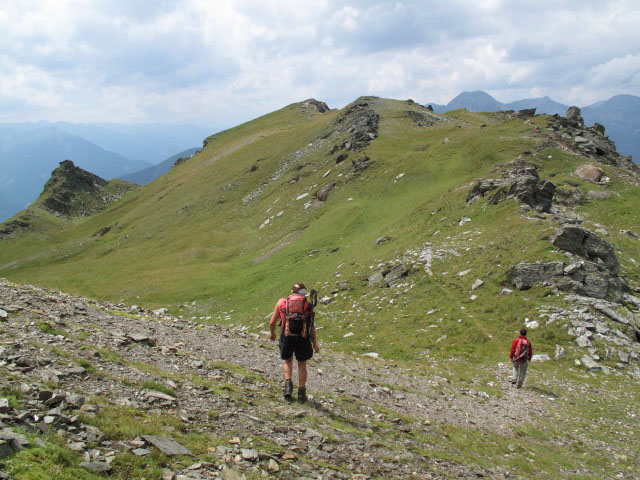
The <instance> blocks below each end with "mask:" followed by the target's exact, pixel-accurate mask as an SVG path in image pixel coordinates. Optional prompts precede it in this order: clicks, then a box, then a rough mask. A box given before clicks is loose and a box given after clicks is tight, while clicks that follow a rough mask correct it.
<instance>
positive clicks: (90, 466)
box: [80, 462, 111, 474]
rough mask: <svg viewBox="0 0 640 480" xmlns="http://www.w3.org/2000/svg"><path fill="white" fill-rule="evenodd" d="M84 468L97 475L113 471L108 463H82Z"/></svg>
mask: <svg viewBox="0 0 640 480" xmlns="http://www.w3.org/2000/svg"><path fill="white" fill-rule="evenodd" d="M80 466H81V467H82V468H85V469H87V470H90V471H92V472H96V473H101V474H102V473H109V472H110V471H111V465H109V464H108V463H107V462H82V463H80Z"/></svg>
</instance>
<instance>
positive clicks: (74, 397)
mask: <svg viewBox="0 0 640 480" xmlns="http://www.w3.org/2000/svg"><path fill="white" fill-rule="evenodd" d="M66 402H67V404H68V405H69V406H70V407H72V408H79V407H81V406H82V405H84V402H85V397H84V395H80V394H78V393H72V394H71V395H69V396H67V398H66Z"/></svg>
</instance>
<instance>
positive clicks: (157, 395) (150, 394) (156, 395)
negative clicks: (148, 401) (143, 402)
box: [146, 390, 176, 402]
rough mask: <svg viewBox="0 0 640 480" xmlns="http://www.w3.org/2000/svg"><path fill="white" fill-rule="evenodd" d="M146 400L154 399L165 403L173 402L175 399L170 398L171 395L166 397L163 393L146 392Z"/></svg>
mask: <svg viewBox="0 0 640 480" xmlns="http://www.w3.org/2000/svg"><path fill="white" fill-rule="evenodd" d="M146 395H147V397H148V398H156V399H159V400H165V401H167V402H175V401H176V398H175V397H172V396H171V395H167V394H166V393H163V392H158V391H156V390H148V391H147V393H146Z"/></svg>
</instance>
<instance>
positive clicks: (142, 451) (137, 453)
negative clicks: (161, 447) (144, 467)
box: [131, 448, 151, 457]
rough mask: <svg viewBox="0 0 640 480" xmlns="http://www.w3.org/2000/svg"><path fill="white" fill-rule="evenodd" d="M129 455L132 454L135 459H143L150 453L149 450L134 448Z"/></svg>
mask: <svg viewBox="0 0 640 480" xmlns="http://www.w3.org/2000/svg"><path fill="white" fill-rule="evenodd" d="M131 453H133V454H134V455H135V456H137V457H144V456H146V455H149V454H150V453H151V450H148V449H146V448H134V449H133V450H131Z"/></svg>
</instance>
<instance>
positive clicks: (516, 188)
mask: <svg viewBox="0 0 640 480" xmlns="http://www.w3.org/2000/svg"><path fill="white" fill-rule="evenodd" d="M502 176H503V178H498V179H482V180H478V181H477V182H476V184H475V185H474V186H473V188H472V189H471V191H470V192H469V194H468V195H467V204H471V203H473V202H475V201H476V200H478V199H479V198H481V197H485V196H487V195H488V194H489V193H491V196H490V197H489V200H488V203H489V204H497V203H499V202H501V201H502V200H504V199H506V198H513V199H514V200H516V201H517V202H519V203H523V204H525V205H528V206H529V207H531V208H533V209H535V210H538V211H540V212H550V211H551V207H552V204H553V195H554V193H555V191H556V185H555V184H554V183H553V182H551V181H548V180H540V177H539V176H538V167H537V166H536V165H535V164H533V163H529V162H525V161H524V160H522V159H521V158H518V159H517V160H515V161H514V162H511V163H509V164H507V165H506V168H504V170H503V172H502Z"/></svg>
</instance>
